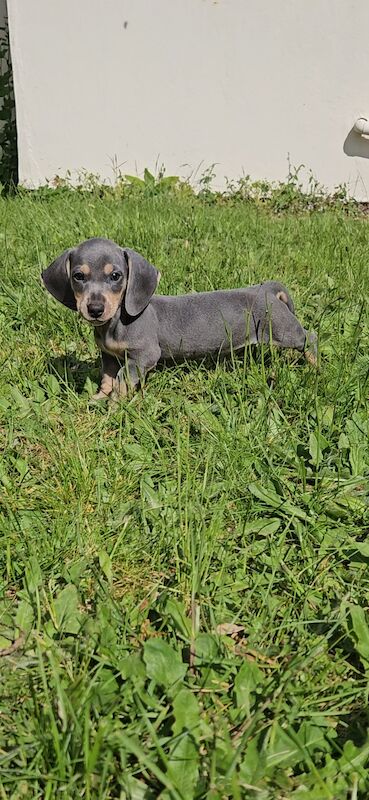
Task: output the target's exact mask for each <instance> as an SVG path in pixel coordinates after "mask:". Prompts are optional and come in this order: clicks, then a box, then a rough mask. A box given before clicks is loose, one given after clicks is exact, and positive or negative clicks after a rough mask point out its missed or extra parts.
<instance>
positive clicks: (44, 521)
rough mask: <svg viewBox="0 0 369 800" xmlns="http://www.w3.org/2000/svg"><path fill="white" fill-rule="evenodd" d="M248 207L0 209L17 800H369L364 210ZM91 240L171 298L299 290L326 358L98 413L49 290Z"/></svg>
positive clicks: (1, 467)
mask: <svg viewBox="0 0 369 800" xmlns="http://www.w3.org/2000/svg"><path fill="white" fill-rule="evenodd" d="M241 194H242V193H239V194H237V193H235V194H233V196H232V197H229V198H225V197H222V196H218V195H215V194H212V193H211V192H210V191H209V190H208V188H207V187H206V186H205V187H204V190H203V192H202V193H201V194H200V195H199V196H197V197H196V196H194V195H193V194H192V192H191V191H190V190H189V189H188V188H186V187H184V188H182V189H176V188H174V187H173V186H172V185H171V183H170V182H169V184H168V185H164V184H163V185H161V184H157V185H154V184H152V183H148V184H147V185H145V186H143V187H141V186H132V187H131V188H129V187H128V188H127V189H121V190H120V191H118V190H117V191H108V190H102V189H99V188H98V187H97V186H92V187H91V191H72V190H70V189H68V188H67V187H63V186H61V187H60V188H58V189H57V190H54V191H52V190H50V189H44V190H39V191H38V192H36V193H34V194H32V193H27V192H25V191H23V192H20V193H18V194H16V195H13V196H10V197H1V198H0V212H1V220H2V225H1V229H0V249H1V266H0V269H1V285H2V293H1V300H0V361H1V389H0V414H1V419H0V437H1V451H2V453H1V459H0V498H1V517H0V539H1V549H0V552H1V556H0V557H1V576H2V579H1V595H0V648H1V650H0V666H1V672H0V776H1V777H0V798H2V799H3V800H5V798H9V800H10V798H11V799H12V800H21V798H23V799H24V800H27V799H28V798H42V799H43V800H44V799H45V800H48V799H50V798H56V797H58V798H59V797H65V798H68V800H69V798H81V797H83V798H87V800H89V799H90V798H99V799H100V798H101V800H103V799H104V800H105V798H121V800H123V799H124V798H127V800H129V799H131V800H149V798H157V797H160V798H163V800H164V798H165V800H168V799H169V798H170V799H173V800H191V799H192V798H208V799H209V800H210V799H211V800H216V799H217V798H219V799H220V798H234V799H235V800H239V798H255V800H272V799H274V798H278V799H279V800H283V799H284V798H293V800H320V799H321V798H322V799H324V798H327V799H328V798H329V800H341V798H350V800H355V799H357V798H362V799H363V800H364V798H367V797H368V796H369V736H368V724H369V719H368V702H367V698H368V687H369V611H368V606H369V576H368V561H369V541H366V536H367V531H368V524H369V504H368V503H369V485H368V471H369V448H368V434H369V423H368V395H369V386H368V376H369V360H368V344H367V342H368V334H369V324H368V313H367V312H368V297H369V271H368V239H369V228H368V226H369V221H368V219H367V218H366V217H365V215H364V214H363V213H361V212H360V210H355V209H354V208H353V207H351V206H350V205H349V206H348V207H347V208H345V207H344V206H341V205H340V203H339V202H338V201H337V202H336V203H332V204H331V205H330V204H328V203H327V204H324V203H323V204H322V206H321V207H320V206H319V205H318V207H317V208H315V209H314V208H313V209H312V210H311V209H310V210H309V209H308V208H307V209H304V208H303V207H302V208H300V207H299V208H297V209H294V207H293V203H292V202H291V206H292V208H291V209H290V210H288V208H287V209H284V210H283V209H282V210H279V213H276V210H277V211H278V209H276V208H275V207H274V206H272V205H271V204H270V203H269V204H268V202H266V203H263V202H261V201H260V200H259V201H258V200H255V201H248V200H247V199H245V198H244V197H242V196H241ZM287 199H288V198H287ZM292 199H293V198H292ZM302 205H303V204H302ZM287 206H288V203H287ZM90 236H108V237H110V238H112V239H115V240H116V241H117V242H119V243H120V244H122V245H126V246H129V247H133V248H134V249H136V250H138V251H139V252H141V253H143V254H144V255H145V256H146V257H147V258H148V259H149V260H151V261H152V262H153V263H154V264H155V265H156V266H157V267H158V268H159V269H160V270H161V273H162V279H161V283H160V287H159V289H160V291H161V292H163V293H180V292H185V291H192V290H207V289H212V288H226V287H228V288H229V287H237V286H245V285H247V284H249V283H255V282H259V281H262V280H265V279H278V280H281V281H282V282H284V283H286V285H287V286H288V287H289V288H290V290H291V292H292V295H293V297H294V299H295V304H296V311H297V314H298V316H299V318H300V320H301V321H302V323H303V324H304V326H305V327H309V328H312V329H315V330H316V331H317V332H318V333H319V343H320V344H319V349H320V353H319V361H320V369H319V370H318V371H316V370H314V369H313V368H312V367H311V366H309V365H308V364H307V363H306V362H305V361H304V359H301V357H299V355H298V354H297V353H294V352H287V351H284V352H277V351H276V350H273V349H268V348H265V349H264V350H260V349H259V350H255V351H252V352H250V350H249V349H247V351H246V352H245V355H244V357H240V358H234V359H233V361H232V360H230V361H229V362H227V363H218V364H216V363H215V364H214V363H201V364H190V363H189V364H185V365H180V366H172V367H168V368H166V369H158V370H156V371H155V372H153V373H151V374H150V376H149V377H148V380H147V382H146V386H145V388H144V389H143V390H142V391H140V392H138V393H137V394H136V395H135V396H134V397H133V398H132V399H130V400H128V401H123V402H122V403H121V404H119V405H118V406H115V407H114V406H111V405H105V404H102V405H91V404H90V403H89V396H90V394H91V393H92V392H93V391H94V390H95V388H96V386H97V383H98V375H99V358H98V353H97V351H96V348H95V344H94V339H93V334H92V331H91V330H90V329H89V327H88V325H87V324H86V323H83V322H82V321H81V320H80V319H78V318H77V315H75V314H73V313H72V312H70V311H68V310H67V309H65V308H63V307H62V306H61V305H59V304H58V303H56V302H55V301H54V300H53V299H52V298H51V297H50V296H49V295H47V294H46V293H45V291H44V290H43V289H42V287H41V285H40V280H39V274H40V271H41V269H42V268H43V267H44V266H45V265H47V264H48V263H49V262H50V261H51V260H53V258H54V257H55V256H56V255H58V254H59V253H60V252H61V250H63V249H64V248H66V247H69V246H72V245H74V244H76V243H78V242H79V241H82V240H83V239H86V238H88V237H90Z"/></svg>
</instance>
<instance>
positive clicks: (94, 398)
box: [89, 389, 109, 403]
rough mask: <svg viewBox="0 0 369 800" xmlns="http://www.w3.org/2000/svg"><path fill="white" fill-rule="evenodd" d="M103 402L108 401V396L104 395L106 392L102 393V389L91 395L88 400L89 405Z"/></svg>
mask: <svg viewBox="0 0 369 800" xmlns="http://www.w3.org/2000/svg"><path fill="white" fill-rule="evenodd" d="M103 400H109V395H108V394H106V392H103V391H102V389H99V391H98V392H96V393H95V394H93V395H91V397H90V399H89V403H99V402H100V401H103Z"/></svg>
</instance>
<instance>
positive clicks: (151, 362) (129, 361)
mask: <svg viewBox="0 0 369 800" xmlns="http://www.w3.org/2000/svg"><path fill="white" fill-rule="evenodd" d="M160 355H161V351H160V348H159V346H157V347H152V348H151V349H150V351H149V352H144V353H142V352H139V353H135V356H134V357H132V356H128V355H127V357H126V363H125V365H124V366H122V368H121V369H120V370H119V372H118V374H117V377H116V380H115V385H114V388H113V392H112V395H111V397H112V399H114V400H117V399H118V398H119V397H126V396H127V394H129V393H130V392H133V391H134V390H135V389H136V388H137V386H138V385H139V384H140V383H141V384H142V383H143V382H144V379H145V377H146V374H147V372H148V371H149V370H150V369H153V368H154V367H155V366H156V364H157V363H158V361H159V358H160Z"/></svg>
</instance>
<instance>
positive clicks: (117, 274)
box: [110, 271, 122, 281]
mask: <svg viewBox="0 0 369 800" xmlns="http://www.w3.org/2000/svg"><path fill="white" fill-rule="evenodd" d="M121 277H122V273H121V272H116V271H114V272H112V273H111V275H110V280H111V281H119V280H120V278H121Z"/></svg>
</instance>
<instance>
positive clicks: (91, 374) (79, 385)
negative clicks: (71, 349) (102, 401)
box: [48, 354, 100, 394]
mask: <svg viewBox="0 0 369 800" xmlns="http://www.w3.org/2000/svg"><path fill="white" fill-rule="evenodd" d="M48 369H49V372H50V373H51V375H54V376H55V377H56V378H58V379H59V382H60V385H61V391H63V389H64V391H67V389H68V388H69V389H72V390H73V391H74V392H76V394H82V392H83V391H84V388H85V384H86V380H87V378H89V379H90V380H91V381H93V382H95V383H98V382H99V378H100V358H96V359H94V360H91V359H90V360H88V361H81V360H80V359H78V358H76V356H75V355H74V354H70V355H65V356H57V357H55V358H51V359H50V360H49V361H48Z"/></svg>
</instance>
